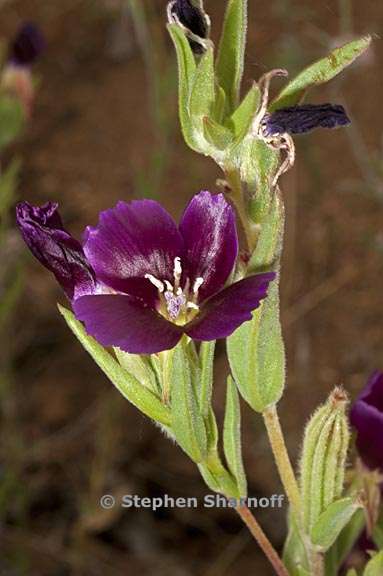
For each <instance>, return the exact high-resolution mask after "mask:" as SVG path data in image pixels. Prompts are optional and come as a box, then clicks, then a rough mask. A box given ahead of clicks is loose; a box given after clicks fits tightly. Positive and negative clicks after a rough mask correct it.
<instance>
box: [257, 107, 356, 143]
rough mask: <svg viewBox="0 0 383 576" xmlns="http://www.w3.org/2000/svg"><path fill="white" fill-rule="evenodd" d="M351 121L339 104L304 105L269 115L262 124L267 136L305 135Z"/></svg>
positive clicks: (345, 124) (283, 109)
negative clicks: (316, 129)
mask: <svg viewBox="0 0 383 576" xmlns="http://www.w3.org/2000/svg"><path fill="white" fill-rule="evenodd" d="M350 123H351V121H350V119H349V117H348V116H347V114H346V111H345V109H344V108H343V106H341V105H339V104H304V105H302V106H290V107H289V108H281V109H280V110H276V111H275V112H273V113H272V114H267V115H266V116H265V118H264V119H263V122H262V127H263V132H264V135H265V136H274V135H277V134H285V133H286V132H287V133H288V134H303V133H305V132H310V131H311V130H314V129H315V128H337V127H338V126H347V125H348V124H350Z"/></svg>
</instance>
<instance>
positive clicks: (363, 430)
mask: <svg viewBox="0 0 383 576" xmlns="http://www.w3.org/2000/svg"><path fill="white" fill-rule="evenodd" d="M350 420H351V424H352V425H353V426H354V428H355V429H356V431H357V433H358V435H357V439H356V446H357V449H358V452H359V454H360V457H361V458H362V460H363V462H364V463H365V464H366V466H368V467H369V468H371V469H379V470H381V471H382V472H383V372H374V373H373V374H372V375H371V376H370V378H369V380H368V382H367V385H366V387H365V388H364V390H363V391H362V393H361V394H360V395H359V397H358V398H357V400H356V402H355V403H354V405H353V406H352V409H351V414H350Z"/></svg>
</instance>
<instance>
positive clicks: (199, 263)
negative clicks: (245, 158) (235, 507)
mask: <svg viewBox="0 0 383 576" xmlns="http://www.w3.org/2000/svg"><path fill="white" fill-rule="evenodd" d="M49 207H53V208H54V210H55V209H56V206H55V205H47V206H46V207H44V208H37V209H32V213H33V214H34V213H35V212H37V213H38V214H41V211H44V210H45V212H46V211H47V210H48V208H49ZM20 209H21V208H20V207H19V209H18V210H20ZM55 218H57V214H56V213H55V212H54V218H51V217H50V216H49V217H48V218H47V220H48V223H44V224H45V225H44V226H40V222H39V221H38V225H37V226H34V220H32V225H31V226H30V227H28V228H26V226H25V221H24V220H22V221H21V220H20V217H19V219H18V221H19V226H20V227H21V230H22V233H23V236H24V239H25V240H26V242H27V244H28V246H29V247H30V248H31V250H32V251H33V253H34V254H35V255H36V256H37V257H38V258H39V260H40V261H41V262H42V263H43V264H44V265H45V266H47V267H48V268H49V269H50V270H52V271H53V272H54V273H55V275H56V278H57V279H58V280H59V282H60V283H61V284H63V281H62V280H63V274H62V269H63V268H64V271H65V272H67V271H68V269H67V268H65V266H64V265H63V264H64V262H66V258H65V259H64V262H63V261H62V260H60V261H59V266H57V267H56V263H57V261H58V260H59V258H57V256H56V247H58V246H59V247H60V248H62V245H63V243H62V242H61V241H60V242H58V241H57V240H56V237H55V241H54V243H53V246H54V249H53V250H52V249H48V251H46V250H45V246H48V248H50V241H51V234H54V236H55V235H56V233H57V234H59V235H62V234H63V235H64V237H65V242H64V244H65V247H66V246H67V243H68V244H69V245H71V246H72V243H74V244H73V247H74V250H73V252H72V253H71V255H72V256H73V258H72V262H75V263H76V266H77V268H76V271H80V270H81V271H84V272H85V271H86V273H87V278H89V279H90V278H91V279H92V282H90V283H89V284H88V286H85V285H84V283H83V282H82V283H81V290H79V289H78V286H77V279H78V277H79V276H78V275H77V274H75V275H72V276H71V277H70V284H71V286H72V290H71V292H72V293H73V294H74V296H73V298H72V305H73V309H74V312H75V314H76V316H77V318H78V319H79V320H81V321H83V322H84V323H85V326H86V329H87V331H88V333H89V334H91V335H92V336H94V337H95V338H96V339H97V340H98V341H99V342H100V343H101V344H103V345H104V346H117V347H119V348H121V349H122V350H124V351H126V352H130V353H134V354H153V353H157V352H160V351H162V350H167V349H170V348H172V347H174V346H175V345H176V344H177V342H178V341H179V340H180V339H181V337H182V335H183V334H187V335H188V336H190V337H191V338H193V339H195V340H215V339H217V338H224V337H226V336H228V335H230V334H231V333H232V332H233V331H234V330H235V329H236V328H237V327H238V326H240V325H241V324H242V323H243V322H246V321H247V320H250V319H251V312H252V311H253V310H254V309H255V308H257V307H258V306H259V304H260V302H261V300H262V299H264V298H265V297H266V295H267V288H268V285H269V283H270V281H271V280H273V279H274V277H275V274H274V273H272V272H269V273H263V274H257V275H254V276H250V277H248V278H245V279H243V280H240V281H239V282H235V283H234V284H231V285H229V286H228V287H225V286H226V284H227V282H228V280H229V278H230V276H231V273H232V271H233V269H234V266H235V263H236V259H237V255H238V238H237V231H236V225H235V215H234V211H233V209H232V208H231V206H230V205H229V204H228V203H227V202H226V200H225V198H224V196H223V195H222V194H219V195H217V196H212V195H211V194H210V193H209V192H201V193H200V194H198V195H197V196H195V197H194V198H193V199H192V201H191V202H190V204H189V205H188V207H187V208H186V210H185V212H184V214H183V216H182V219H181V223H180V225H179V226H178V227H177V225H176V224H175V222H174V220H173V219H172V218H171V216H170V215H169V214H168V213H167V212H166V211H165V210H164V209H163V208H162V206H161V205H160V204H159V203H158V202H155V201H153V200H138V201H133V202H130V203H126V202H119V203H118V204H117V206H116V207H115V208H112V209H110V210H106V211H105V212H102V213H101V214H100V219H99V223H98V225H97V226H96V227H94V228H92V227H89V228H88V229H87V230H86V233H85V238H84V246H83V249H82V248H81V246H80V245H79V244H78V243H77V242H76V241H75V240H73V239H72V238H71V237H70V236H69V235H68V234H67V233H66V232H65V231H63V229H62V225H61V220H60V219H57V220H55ZM38 220H39V219H38ZM55 224H56V226H57V229H56V230H55ZM60 240H61V236H60ZM36 246H37V249H36ZM82 250H83V251H82ZM63 252H65V248H64V249H63ZM52 253H53V262H52V258H51V254H52ZM84 254H85V256H86V260H85V259H84ZM93 274H94V276H93ZM65 279H67V276H65ZM64 288H65V286H64ZM67 293H68V292H67Z"/></svg>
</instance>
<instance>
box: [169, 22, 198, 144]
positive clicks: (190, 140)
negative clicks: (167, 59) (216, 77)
mask: <svg viewBox="0 0 383 576" xmlns="http://www.w3.org/2000/svg"><path fill="white" fill-rule="evenodd" d="M168 30H169V34H170V36H171V38H172V40H173V43H174V46H175V49H176V53H177V62H178V106H179V117H180V123H181V129H182V133H183V137H184V139H185V142H186V144H187V145H188V146H189V147H190V148H192V149H193V150H196V151H197V152H199V147H198V145H197V144H196V143H195V141H194V137H193V126H192V124H191V119H190V115H189V99H190V94H191V90H192V85H193V81H194V74H195V71H196V63H195V60H194V55H193V52H192V50H191V48H190V44H189V41H188V39H187V38H186V36H185V33H184V32H183V31H182V30H181V28H180V27H179V26H177V25H176V24H168Z"/></svg>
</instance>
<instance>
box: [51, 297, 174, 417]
mask: <svg viewBox="0 0 383 576" xmlns="http://www.w3.org/2000/svg"><path fill="white" fill-rule="evenodd" d="M58 309H59V311H60V313H61V314H62V316H63V317H64V319H65V321H66V323H67V324H68V326H69V328H70V329H71V330H72V332H73V334H74V335H75V336H76V337H77V338H78V340H79V341H80V343H81V344H82V346H83V347H84V348H85V350H86V351H87V352H88V354H90V356H91V357H92V358H93V360H94V361H95V362H96V364H97V365H98V366H99V367H100V368H101V370H102V371H103V372H104V374H105V375H106V376H107V377H108V378H109V380H110V381H111V382H112V384H114V385H115V387H116V388H117V390H118V391H119V392H121V394H122V395H123V396H124V397H125V398H126V399H127V400H129V402H131V403H132V404H133V405H134V406H136V408H138V409H139V410H140V411H141V412H142V413H143V414H145V415H146V416H148V417H149V418H152V419H153V420H155V421H157V422H160V423H161V424H164V425H165V426H169V425H170V423H171V417H170V411H169V409H168V408H167V407H166V406H164V405H163V404H162V402H161V401H160V399H159V398H158V397H157V396H155V395H154V394H153V393H152V392H151V391H150V390H148V389H147V388H145V386H142V385H141V384H140V383H139V382H138V380H136V378H134V376H132V375H131V374H129V372H127V371H126V370H125V369H124V368H123V367H122V366H121V365H120V364H119V363H118V362H117V360H115V359H114V358H113V356H112V355H111V354H110V353H109V352H108V351H107V350H106V349H105V348H103V347H102V346H101V345H100V344H99V343H98V342H97V341H96V340H95V339H94V338H92V337H91V336H89V335H88V334H87V333H86V331H85V328H84V326H83V325H82V324H81V322H79V321H78V320H76V318H75V316H74V314H73V312H71V311H70V310H68V309H67V308H64V307H63V306H60V304H58Z"/></svg>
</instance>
